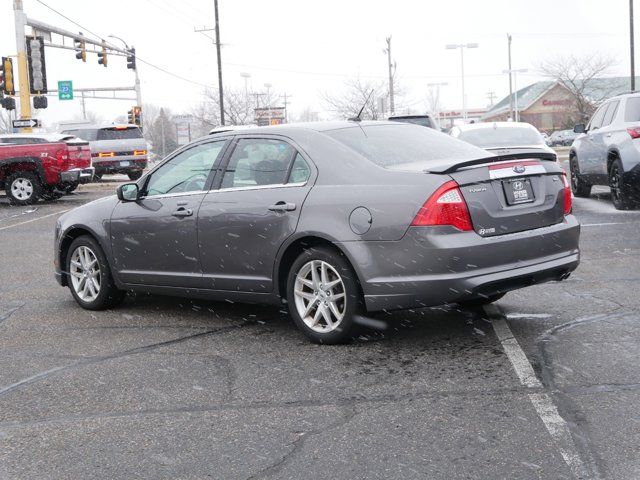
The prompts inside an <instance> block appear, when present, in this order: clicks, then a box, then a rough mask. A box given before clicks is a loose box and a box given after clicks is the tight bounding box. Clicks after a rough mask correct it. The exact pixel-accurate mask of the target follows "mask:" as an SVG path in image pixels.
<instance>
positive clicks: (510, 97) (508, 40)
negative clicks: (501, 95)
mask: <svg viewBox="0 0 640 480" xmlns="http://www.w3.org/2000/svg"><path fill="white" fill-rule="evenodd" d="M507 44H508V45H509V118H510V119H511V120H513V83H512V82H511V34H510V33H507Z"/></svg>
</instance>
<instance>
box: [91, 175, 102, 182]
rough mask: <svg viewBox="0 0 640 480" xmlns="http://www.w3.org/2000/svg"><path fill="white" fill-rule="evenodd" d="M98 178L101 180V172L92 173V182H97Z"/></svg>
mask: <svg viewBox="0 0 640 480" xmlns="http://www.w3.org/2000/svg"><path fill="white" fill-rule="evenodd" d="M100 180H102V174H101V173H94V174H93V180H92V182H99V181H100Z"/></svg>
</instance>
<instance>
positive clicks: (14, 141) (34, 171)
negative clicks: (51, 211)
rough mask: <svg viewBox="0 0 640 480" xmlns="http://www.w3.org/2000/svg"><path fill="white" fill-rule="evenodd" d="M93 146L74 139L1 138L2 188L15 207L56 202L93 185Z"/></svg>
mask: <svg viewBox="0 0 640 480" xmlns="http://www.w3.org/2000/svg"><path fill="white" fill-rule="evenodd" d="M93 172H94V169H93V167H92V166H91V149H90V148H89V142H86V141H84V140H80V139H79V138H76V137H74V136H71V135H60V134H12V135H11V134H10V135H0V188H2V187H4V189H5V191H6V192H7V196H8V197H9V200H10V202H11V203H13V204H15V205H29V204H31V203H34V202H36V201H37V200H38V198H44V199H54V198H59V197H60V196H62V195H64V193H65V192H67V193H68V192H70V191H72V190H74V189H75V188H77V186H78V185H79V184H80V183H87V182H90V181H91V180H92V178H93Z"/></svg>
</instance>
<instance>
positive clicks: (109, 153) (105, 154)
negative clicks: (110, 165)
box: [98, 152, 116, 158]
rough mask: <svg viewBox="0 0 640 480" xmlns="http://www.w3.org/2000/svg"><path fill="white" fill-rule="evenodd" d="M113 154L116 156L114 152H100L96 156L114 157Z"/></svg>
mask: <svg viewBox="0 0 640 480" xmlns="http://www.w3.org/2000/svg"><path fill="white" fill-rule="evenodd" d="M115 156H116V152H100V153H99V154H98V157H100V158H105V157H115Z"/></svg>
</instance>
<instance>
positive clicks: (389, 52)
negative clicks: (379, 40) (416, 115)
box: [384, 37, 395, 115]
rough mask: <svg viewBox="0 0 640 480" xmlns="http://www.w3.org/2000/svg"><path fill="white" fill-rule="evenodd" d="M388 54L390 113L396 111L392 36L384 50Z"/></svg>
mask: <svg viewBox="0 0 640 480" xmlns="http://www.w3.org/2000/svg"><path fill="white" fill-rule="evenodd" d="M384 51H385V53H386V54H387V63H388V64H389V112H390V115H393V114H394V113H395V102H394V98H393V74H394V69H395V68H394V67H395V65H393V64H392V63H391V37H387V48H386V49H385V50H384Z"/></svg>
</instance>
